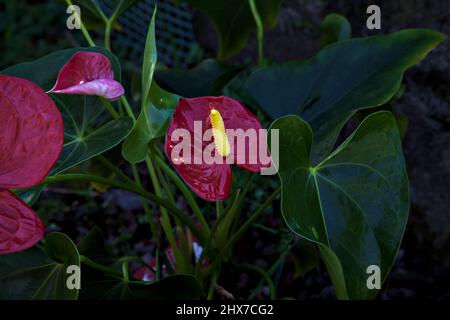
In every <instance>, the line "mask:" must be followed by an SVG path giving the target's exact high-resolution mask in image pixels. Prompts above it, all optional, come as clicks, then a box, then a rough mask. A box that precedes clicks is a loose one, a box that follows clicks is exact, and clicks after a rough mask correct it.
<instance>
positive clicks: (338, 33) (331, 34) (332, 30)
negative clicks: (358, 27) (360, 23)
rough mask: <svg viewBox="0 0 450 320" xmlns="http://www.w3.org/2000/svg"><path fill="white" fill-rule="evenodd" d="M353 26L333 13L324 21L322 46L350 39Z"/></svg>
mask: <svg viewBox="0 0 450 320" xmlns="http://www.w3.org/2000/svg"><path fill="white" fill-rule="evenodd" d="M351 35H352V26H351V25H350V22H348V21H347V19H346V18H345V17H344V16H341V15H340V14H336V13H332V14H329V15H328V16H326V17H325V19H323V21H322V24H321V26H320V46H321V47H325V46H327V45H329V44H332V43H335V42H339V41H344V40H348V39H350V37H351Z"/></svg>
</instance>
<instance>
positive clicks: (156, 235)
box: [131, 164, 161, 247]
mask: <svg viewBox="0 0 450 320" xmlns="http://www.w3.org/2000/svg"><path fill="white" fill-rule="evenodd" d="M131 171H132V172H133V177H134V181H135V182H136V184H137V185H138V187H139V188H142V182H141V178H140V177H139V172H138V170H137V167H136V165H134V164H132V165H131ZM140 200H141V204H142V208H143V209H144V212H145V216H146V217H147V222H148V224H149V226H150V230H151V231H152V235H153V237H154V238H155V242H156V246H157V247H159V246H160V244H161V241H160V237H159V232H158V228H157V226H156V223H155V221H154V220H153V215H152V212H151V210H150V208H149V206H148V204H147V200H146V199H145V198H143V197H140Z"/></svg>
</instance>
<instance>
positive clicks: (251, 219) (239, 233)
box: [206, 187, 281, 273]
mask: <svg viewBox="0 0 450 320" xmlns="http://www.w3.org/2000/svg"><path fill="white" fill-rule="evenodd" d="M280 191H281V187H278V188H277V189H276V190H275V191H274V192H273V193H272V194H271V195H270V196H269V197H268V198H267V199H266V201H264V203H263V204H262V205H261V206H260V207H259V208H258V209H257V210H256V211H255V212H254V213H253V214H252V215H251V216H250V217H249V218H248V219H247V221H246V222H245V223H244V224H243V225H242V226H241V227H240V228H239V230H238V231H237V232H236V233H235V234H234V235H233V236H232V237H231V239H230V240H229V241H228V242H227V244H226V245H225V246H224V247H223V249H222V250H221V251H220V252H219V254H218V255H217V257H216V259H215V260H214V262H213V263H212V264H211V265H210V266H209V267H208V269H207V271H206V272H207V273H209V272H211V271H212V270H214V269H215V268H216V267H217V266H218V265H219V264H220V262H221V261H222V259H223V258H224V257H225V256H226V255H227V253H228V250H229V249H230V248H231V247H232V246H233V245H234V244H235V243H236V241H238V240H239V239H240V238H241V237H242V235H243V234H244V232H245V231H247V229H248V227H250V226H251V225H252V223H253V222H254V221H255V220H256V219H258V218H259V216H260V215H261V214H263V213H264V211H265V210H266V209H267V207H268V206H269V205H270V204H271V203H272V201H273V200H274V199H275V198H276V196H278V194H279V193H280Z"/></svg>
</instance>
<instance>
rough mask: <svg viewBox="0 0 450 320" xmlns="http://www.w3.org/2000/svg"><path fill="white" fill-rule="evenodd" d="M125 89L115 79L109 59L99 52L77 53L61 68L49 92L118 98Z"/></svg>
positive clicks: (109, 98)
mask: <svg viewBox="0 0 450 320" xmlns="http://www.w3.org/2000/svg"><path fill="white" fill-rule="evenodd" d="M124 92H125V90H124V89H123V87H122V85H121V84H120V83H119V82H117V81H116V80H114V72H113V69H112V66H111V62H110V61H109V59H108V58H107V57H106V56H104V55H103V54H101V53H98V52H84V51H80V52H77V53H75V54H74V55H73V56H72V58H70V60H69V61H68V62H67V63H66V64H65V65H64V66H63V67H62V68H61V71H60V72H59V74H58V78H57V79H56V83H55V85H54V86H53V88H52V89H51V90H50V91H49V93H65V94H83V95H97V96H101V97H104V98H105V99H108V100H117V99H119V98H120V97H121V96H122V95H123V94H124Z"/></svg>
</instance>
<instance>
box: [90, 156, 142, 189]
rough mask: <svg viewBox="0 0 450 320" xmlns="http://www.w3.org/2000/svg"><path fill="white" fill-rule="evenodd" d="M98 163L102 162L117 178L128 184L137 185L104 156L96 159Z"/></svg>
mask: <svg viewBox="0 0 450 320" xmlns="http://www.w3.org/2000/svg"><path fill="white" fill-rule="evenodd" d="M96 159H97V160H98V161H100V162H101V164H103V165H104V166H105V167H107V168H108V169H109V170H111V172H113V173H114V174H115V175H116V176H117V177H119V178H121V179H122V180H124V181H125V182H128V183H133V184H134V183H135V182H134V181H133V180H131V179H130V178H129V177H128V176H127V175H126V174H125V173H123V171H122V170H120V169H119V168H118V167H116V166H115V165H114V164H113V163H112V162H111V161H109V160H108V159H106V158H105V157H104V156H103V155H99V156H97V157H96Z"/></svg>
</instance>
